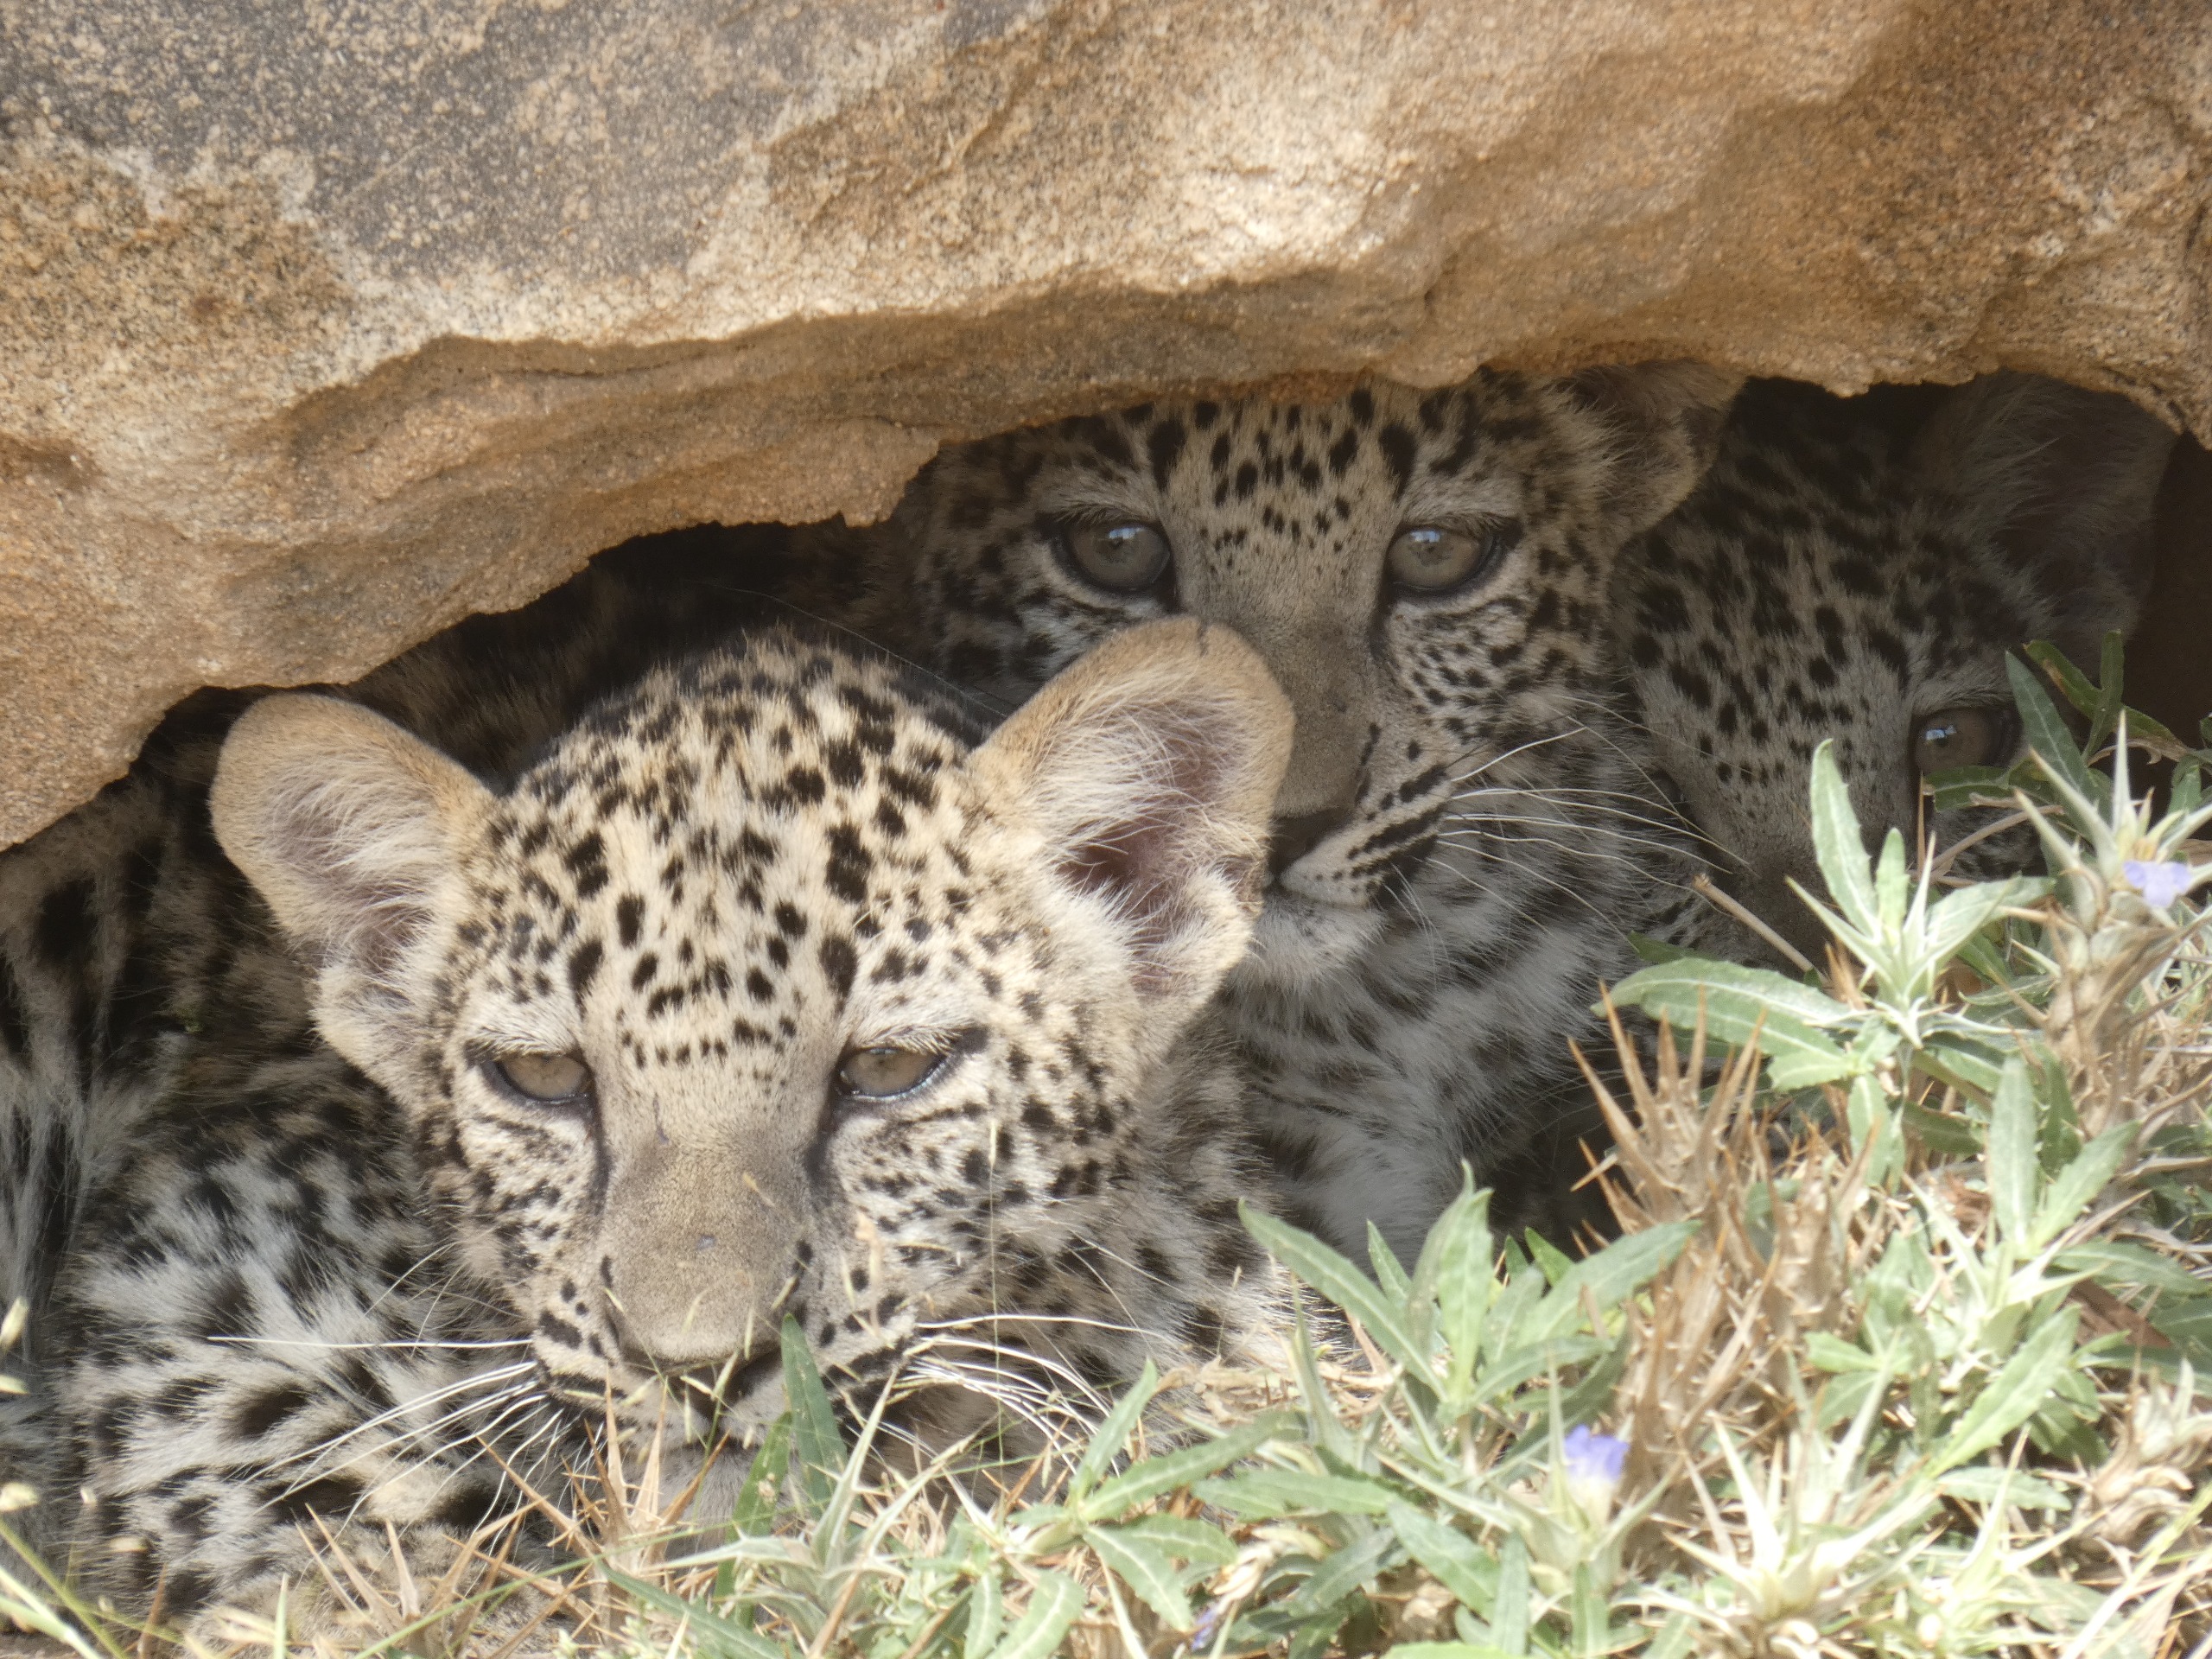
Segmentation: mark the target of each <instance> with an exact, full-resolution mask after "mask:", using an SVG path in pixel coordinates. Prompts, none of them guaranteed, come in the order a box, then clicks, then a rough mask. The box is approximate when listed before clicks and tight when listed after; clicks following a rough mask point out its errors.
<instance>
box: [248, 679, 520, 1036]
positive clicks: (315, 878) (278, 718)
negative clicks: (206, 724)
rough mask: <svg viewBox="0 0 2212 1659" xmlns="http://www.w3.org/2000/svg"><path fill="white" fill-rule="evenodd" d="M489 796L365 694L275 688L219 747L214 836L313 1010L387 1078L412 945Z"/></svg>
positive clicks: (412, 1001)
mask: <svg viewBox="0 0 2212 1659" xmlns="http://www.w3.org/2000/svg"><path fill="white" fill-rule="evenodd" d="M492 804H493V798H492V794H491V791H488V790H486V788H485V787H484V785H481V784H480V783H479V782H477V781H476V779H474V778H473V777H471V776H470V775H469V773H468V772H467V771H465V770H464V769H463V768H462V767H461V766H458V765H457V764H455V763H454V761H452V760H448V759H447V758H446V757H445V756H444V755H442V754H441V753H438V752H437V751H436V750H435V749H434V748H432V747H429V745H428V744H426V743H424V742H423V741H421V740H420V739H419V738H416V737H415V736H413V735H411V734H409V733H407V732H405V731H404V730H402V729H401V728H399V727H397V726H395V725H393V724H392V723H391V721H388V720H385V719H384V718H382V717H381V716H380V715H374V714H372V713H370V712H369V711H368V710H367V709H363V708H360V707H359V706H358V705H357V704H354V703H350V702H340V701H338V700H337V699H336V698H333V697H318V696H277V697H270V698H267V699H265V700H264V701H263V702H258V703H257V704H255V705H254V706H253V707H252V708H251V709H248V710H247V711H246V713H245V715H244V716H243V717H242V718H241V719H240V720H239V721H238V724H237V725H236V726H234V727H233V728H232V730H231V734H230V736H229V738H228V739H227V740H226V741H225V743H224V745H223V753H222V758H221V760H220V762H219V765H218V766H217V768H216V772H215V784H214V788H213V792H212V795H211V797H210V800H209V805H210V807H211V810H212V811H213V817H214V825H215V836H216V839H217V840H218V841H219V842H221V843H222V847H223V850H224V851H225V852H226V853H227V854H229V855H230V856H231V860H232V862H233V863H235V864H237V866H238V868H239V869H241V870H243V871H244V872H245V875H246V879H247V880H250V881H251V882H252V883H253V885H254V887H256V888H257V890H258V891H259V892H260V893H261V896H262V897H263V898H264V899H266V900H267V901H268V904H269V907H270V910H272V911H274V912H276V916H277V924H278V925H279V926H281V927H282V928H283V931H284V934H285V937H286V938H287V940H288V941H289V943H290V944H291V945H292V947H293V948H294V950H296V951H297V952H298V953H299V955H300V957H302V961H303V962H304V963H306V965H307V966H308V968H309V969H311V970H313V971H314V972H315V979H316V983H315V1020H316V1023H317V1024H318V1026H320V1027H321V1029H322V1033H323V1035H324V1036H325V1037H326V1038H327V1039H328V1040H329V1041H330V1042H331V1044H332V1046H334V1047H335V1048H337V1049H338V1051H339V1052H340V1053H342V1054H344V1055H345V1056H346V1058H348V1059H350V1060H352V1061H353V1063H354V1064H355V1065H359V1066H361V1067H362V1069H363V1070H365V1071H368V1072H369V1073H370V1075H372V1076H374V1077H380V1079H381V1074H382V1073H383V1072H384V1071H385V1065H386V1063H387V1062H388V1061H389V1060H390V1059H391V1058H392V1057H391V1055H390V1053H389V1052H388V1051H389V1050H390V1048H391V1045H392V1044H393V1043H394V1042H404V1032H405V1031H406V1029H407V1028H408V1027H410V1025H411V1024H412V1023H413V1021H412V1020H410V1019H409V1017H408V1015H409V1014H410V1010H412V1009H413V1008H414V1007H415V1006H416V1002H417V1000H418V999H417V997H416V995H415V991H416V987H415V985H414V982H413V981H414V977H415V976H413V975H411V974H410V971H409V970H410V967H411V966H412V965H413V964H412V958H413V957H414V954H415V952H416V950H417V948H418V947H419V946H420V945H421V944H423V942H424V940H425V938H426V937H427V936H428V935H429V933H430V932H431V931H433V929H432V925H433V924H434V923H435V920H436V919H437V918H438V917H439V915H440V914H441V912H442V911H444V910H446V909H448V908H449V907H450V906H452V905H453V904H454V902H456V901H457V899H458V897H459V882H460V869H461V861H462V857H463V855H464V853H465V851H466V849H467V847H468V846H469V845H470V843H471V842H472V840H473V837H474V834H475V833H476V832H477V830H478V829H480V826H481V825H482V823H483V822H484V820H485V818H486V816H487V815H488V813H489V812H490V810H491V809H492Z"/></svg>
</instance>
